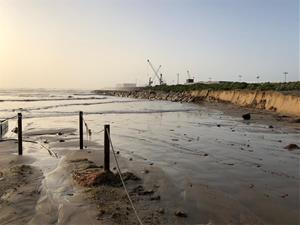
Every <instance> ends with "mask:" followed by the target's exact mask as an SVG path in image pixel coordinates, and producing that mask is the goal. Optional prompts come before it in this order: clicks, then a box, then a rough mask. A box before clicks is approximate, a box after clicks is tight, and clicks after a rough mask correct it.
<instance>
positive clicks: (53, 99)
mask: <svg viewBox="0 0 300 225" xmlns="http://www.w3.org/2000/svg"><path fill="white" fill-rule="evenodd" d="M106 98H107V97H90V98H78V97H76V98H74V97H67V98H31V99H26V98H25V99H0V102H44V101H74V100H103V99H106Z"/></svg>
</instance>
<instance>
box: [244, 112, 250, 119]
mask: <svg viewBox="0 0 300 225" xmlns="http://www.w3.org/2000/svg"><path fill="white" fill-rule="evenodd" d="M242 117H243V119H244V120H250V119H251V114H250V113H246V114H244V115H242Z"/></svg>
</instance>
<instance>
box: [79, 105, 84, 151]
mask: <svg viewBox="0 0 300 225" xmlns="http://www.w3.org/2000/svg"><path fill="white" fill-rule="evenodd" d="M79 148H80V149H83V112H82V111H80V112H79Z"/></svg>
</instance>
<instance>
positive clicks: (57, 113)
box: [24, 109, 197, 118]
mask: <svg viewBox="0 0 300 225" xmlns="http://www.w3.org/2000/svg"><path fill="white" fill-rule="evenodd" d="M192 111H197V110H196V109H165V110H153V109H148V110H107V111H96V112H84V114H85V115H107V114H157V113H172V112H192ZM75 115H78V112H61V111H52V112H39V113H38V114H31V113H30V114H24V118H44V117H66V116H75Z"/></svg>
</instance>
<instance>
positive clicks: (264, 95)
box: [94, 90, 300, 117]
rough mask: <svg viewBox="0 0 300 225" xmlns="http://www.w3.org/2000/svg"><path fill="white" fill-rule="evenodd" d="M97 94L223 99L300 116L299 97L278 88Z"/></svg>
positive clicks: (148, 97)
mask: <svg viewBox="0 0 300 225" xmlns="http://www.w3.org/2000/svg"><path fill="white" fill-rule="evenodd" d="M94 93H96V94H101V95H109V96H118V97H128V98H137V99H149V100H166V101H173V102H192V103H201V102H203V101H209V102H223V103H232V104H235V105H239V106H243V107H249V108H255V109H262V110H268V111H272V112H276V113H279V114H283V115H287V116H293V117H300V96H296V95H291V94H283V93H281V92H276V91H250V90H234V91H226V90H224V91H214V90H202V91H188V92H163V91H154V90H109V91H107V90H96V91H94Z"/></svg>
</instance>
